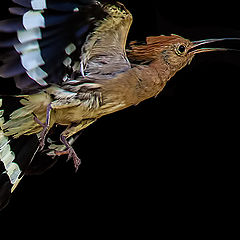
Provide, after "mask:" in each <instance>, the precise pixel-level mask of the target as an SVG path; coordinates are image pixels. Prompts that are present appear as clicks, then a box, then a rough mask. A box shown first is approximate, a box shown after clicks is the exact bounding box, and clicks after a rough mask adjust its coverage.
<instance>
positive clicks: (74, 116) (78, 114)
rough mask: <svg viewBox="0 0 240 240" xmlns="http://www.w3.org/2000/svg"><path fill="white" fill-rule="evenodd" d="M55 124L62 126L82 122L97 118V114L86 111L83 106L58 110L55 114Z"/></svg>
mask: <svg viewBox="0 0 240 240" xmlns="http://www.w3.org/2000/svg"><path fill="white" fill-rule="evenodd" d="M54 115H55V122H56V123H57V124H60V125H69V124H71V123H77V122H81V121H82V120H83V119H90V118H96V116H97V113H96V112H95V111H93V110H91V111H90V110H87V109H84V108H83V107H81V106H78V107H71V108H63V109H57V110H55V112H54Z"/></svg>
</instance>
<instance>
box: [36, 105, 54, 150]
mask: <svg viewBox="0 0 240 240" xmlns="http://www.w3.org/2000/svg"><path fill="white" fill-rule="evenodd" d="M51 110H52V107H51V103H50V104H48V106H47V114H46V121H45V123H42V122H41V121H40V120H39V119H38V118H37V116H34V121H35V122H36V123H38V124H39V125H41V126H42V127H43V130H42V131H41V133H40V143H39V146H40V150H42V149H43V148H44V145H45V139H46V136H47V132H48V128H49V124H50V116H51Z"/></svg>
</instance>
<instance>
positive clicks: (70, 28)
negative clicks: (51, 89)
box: [0, 0, 104, 93]
mask: <svg viewBox="0 0 240 240" xmlns="http://www.w3.org/2000/svg"><path fill="white" fill-rule="evenodd" d="M12 1H13V2H15V3H17V4H18V6H16V7H13V8H10V9H9V10H10V12H11V13H12V14H14V15H16V17H14V18H11V19H7V20H3V21H1V22H0V61H1V62H2V65H1V66H0V77H3V78H10V77H14V80H15V83H16V86H17V87H18V88H20V89H21V90H22V92H23V93H31V92H36V91H38V90H39V89H41V88H44V87H47V86H48V85H49V84H52V83H55V84H61V83H62V81H64V80H66V79H64V77H65V78H66V76H70V74H68V75H66V74H67V73H68V72H69V71H70V72H71V73H72V72H73V69H74V65H75V70H78V68H77V67H76V66H77V65H79V57H80V55H81V47H82V45H83V43H84V41H85V40H86V36H87V35H88V33H89V31H90V30H91V28H92V26H93V25H94V23H95V22H96V21H97V20H98V18H100V19H101V18H103V17H104V12H103V10H102V8H101V6H100V4H99V3H98V2H97V1H95V0H12Z"/></svg>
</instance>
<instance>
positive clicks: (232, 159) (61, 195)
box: [0, 0, 240, 238]
mask: <svg viewBox="0 0 240 240" xmlns="http://www.w3.org/2000/svg"><path fill="white" fill-rule="evenodd" d="M122 2H124V3H125V4H126V6H127V7H128V9H129V10H130V11H131V12H132V14H133V16H134V23H133V26H132V28H131V31H130V34H129V40H136V39H138V40H143V39H144V38H145V37H146V36H151V35H160V34H171V33H175V34H178V35H181V36H183V37H186V38H189V39H191V40H200V39H205V38H214V37H238V36H239V37H240V24H239V21H240V20H239V16H238V12H237V9H238V8H239V6H238V5H237V2H235V3H234V2H233V3H232V2H230V1H228V2H227V3H226V2H219V1H218V2H217V3H216V2H203V1H196V2H193V1H191V2H190V3H188V2H186V1H167V2H165V1H150V0H149V1H122ZM1 10H2V11H3V14H2V15H1V16H2V18H4V17H5V16H7V10H6V9H5V10H4V9H1ZM218 46H220V45H218ZM221 46H222V45H221ZM223 46H225V47H234V48H238V49H240V45H239V43H237V42H234V43H231V44H230V43H227V42H226V43H224V44H223ZM239 68H240V53H236V52H218V53H206V54H202V55H201V56H200V55H199V56H197V57H196V58H195V59H194V60H193V62H192V63H191V65H190V66H187V67H186V68H185V69H183V70H182V71H180V72H179V73H177V74H176V76H175V77H174V78H173V79H171V81H170V82H169V83H168V85H167V86H166V87H165V89H164V90H163V92H162V93H160V94H159V96H158V97H157V98H153V99H150V100H147V101H145V102H143V103H141V104H139V105H138V106H136V107H131V108H129V109H126V110H123V111H121V112H118V113H115V114H112V115H109V116H106V117H103V118H102V119H99V120H98V121H97V122H96V123H95V124H93V125H92V126H90V127H88V128H87V129H86V130H84V131H83V132H82V135H81V137H80V139H79V140H78V141H77V142H76V143H75V144H74V148H75V149H76V150H77V151H78V153H79V156H80V157H81V159H82V165H81V167H80V169H79V171H78V172H77V173H76V174H75V173H74V168H73V164H72V161H69V162H68V163H66V162H65V160H64V159H63V160H61V161H59V162H58V163H57V164H56V166H54V167H53V168H52V169H51V170H49V171H48V172H47V173H45V174H44V175H41V176H31V177H25V178H24V179H23V180H22V181H21V183H20V185H19V187H18V188H17V189H16V191H15V192H14V194H13V198H12V199H11V202H10V204H9V205H8V207H7V208H6V209H4V210H3V211H2V212H1V213H0V221H1V218H2V217H3V218H2V219H4V217H5V219H6V218H8V219H12V218H14V216H19V218H18V220H17V221H19V220H20V219H21V217H24V219H25V221H27V224H30V223H31V222H34V221H35V220H37V219H44V220H46V221H47V219H49V220H50V219H51V220H50V221H52V224H54V222H55V221H57V222H59V221H60V222H62V223H63V224H65V223H71V225H70V227H69V228H67V229H68V230H70V231H73V232H74V231H75V232H76V231H80V230H82V228H83V227H82V226H83V223H87V225H90V226H92V225H93V223H95V224H103V225H104V226H105V228H102V231H104V230H105V231H106V233H108V230H109V229H108V228H111V227H112V226H115V229H116V231H115V233H121V232H125V231H126V230H127V229H131V230H132V231H131V233H132V234H134V233H135V231H136V232H140V229H141V231H143V232H144V229H145V230H146V229H149V232H148V231H147V230H146V232H148V238H149V236H150V235H149V234H150V232H155V233H156V234H158V235H161V234H162V232H161V231H163V232H164V229H166V230H165V231H168V233H169V234H172V233H174V232H175V231H179V234H180V233H183V234H189V229H191V230H193V231H194V232H195V234H196V233H197V236H199V235H201V234H203V235H204V231H205V230H211V233H212V234H214V232H215V231H216V232H221V233H222V234H223V233H224V230H223V229H224V228H223V226H224V227H226V226H227V225H231V227H232V228H233V229H234V227H235V223H234V221H233V220H232V221H231V219H232V217H233V216H234V215H235V214H236V211H237V208H236V202H237V200H236V198H237V194H236V193H237V192H238V190H239V187H238V184H237V180H238V179H239V178H238V176H239V175H238V170H237V169H238V168H237V162H238V159H239V157H238V155H235V153H236V150H237V141H238V139H237V137H238V134H237V124H236V123H237V118H238V114H237V113H238V106H237V105H238V102H239V97H238V95H239V94H238V81H239ZM1 81H2V82H1V86H5V85H4V84H6V82H5V81H7V80H4V79H1ZM7 90H8V89H7V88H6V91H7ZM1 215H2V217H1ZM121 219H122V220H121ZM226 219H228V220H226ZM120 220H121V221H120ZM9 221H11V220H9ZM5 222H6V221H5ZM47 222H48V221H47ZM33 224H34V223H33ZM135 224H137V226H138V227H134V225H135ZM215 224H216V225H215ZM149 225H151V227H150V228H147V226H149ZM182 225H183V227H182ZM50 226H51V225H48V224H46V223H45V222H43V223H42V226H41V228H40V229H42V227H45V228H47V227H48V228H49V227H50ZM110 226H111V227H110ZM45 228H44V229H45ZM220 229H221V230H220ZM36 230H39V229H38V228H37V229H36ZM58 230H59V229H58ZM150 230H151V231H150ZM59 231H60V230H59ZM105 231H104V233H105ZM117 235H118V234H117ZM228 236H229V235H228Z"/></svg>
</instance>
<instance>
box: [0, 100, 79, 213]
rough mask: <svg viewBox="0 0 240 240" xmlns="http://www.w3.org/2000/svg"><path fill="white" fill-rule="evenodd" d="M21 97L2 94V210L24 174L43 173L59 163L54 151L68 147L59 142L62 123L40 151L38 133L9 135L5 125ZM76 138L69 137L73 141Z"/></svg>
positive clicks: (0, 149)
mask: <svg viewBox="0 0 240 240" xmlns="http://www.w3.org/2000/svg"><path fill="white" fill-rule="evenodd" d="M19 100H20V99H19V97H2V98H1V97H0V210H1V209H2V208H4V207H5V206H6V205H7V203H8V201H9V199H10V197H11V195H12V192H13V191H14V189H15V188H16V187H17V185H18V183H19V182H20V180H21V179H22V177H23V176H24V175H36V174H42V173H43V172H45V171H46V170H47V169H49V168H50V167H52V166H53V165H54V164H55V163H56V161H57V159H58V156H56V155H55V150H58V151H63V150H65V146H64V145H63V144H62V143H61V142H60V141H59V134H60V133H61V132H62V131H63V128H62V127H61V126H58V127H57V126H54V127H53V129H52V132H50V133H49V134H48V137H47V139H46V143H45V147H44V149H43V150H41V151H38V150H39V137H38V134H32V135H22V136H20V137H19V138H13V137H11V136H6V135H7V134H5V133H4V129H3V127H2V126H3V124H4V123H5V122H6V121H8V120H9V116H10V114H11V113H12V112H13V111H15V110H16V109H19V107H20V106H21V104H20V103H19ZM21 107H22V106H21ZM77 137H78V135H76V136H74V137H72V138H70V139H69V142H70V144H72V143H73V142H74V141H75V140H76V138H77Z"/></svg>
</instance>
